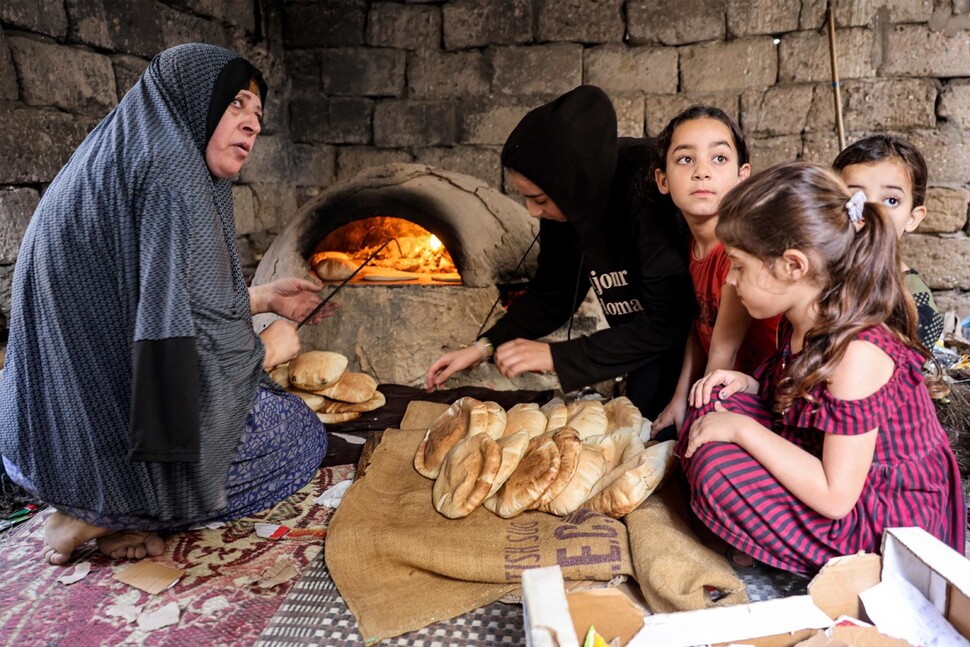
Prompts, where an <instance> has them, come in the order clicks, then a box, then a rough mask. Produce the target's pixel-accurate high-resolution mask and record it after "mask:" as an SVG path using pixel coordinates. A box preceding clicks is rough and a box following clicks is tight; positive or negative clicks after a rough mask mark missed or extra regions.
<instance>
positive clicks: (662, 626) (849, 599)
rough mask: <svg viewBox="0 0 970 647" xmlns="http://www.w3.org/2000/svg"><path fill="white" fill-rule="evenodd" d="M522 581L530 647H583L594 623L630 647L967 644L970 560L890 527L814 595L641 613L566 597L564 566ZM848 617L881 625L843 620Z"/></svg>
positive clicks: (616, 602) (841, 563)
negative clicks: (876, 545) (876, 548)
mask: <svg viewBox="0 0 970 647" xmlns="http://www.w3.org/2000/svg"><path fill="white" fill-rule="evenodd" d="M522 585H523V593H524V596H523V607H524V611H525V625H526V644H527V645H529V647H547V646H554V645H558V646H559V647H574V646H575V647H578V645H580V644H581V638H582V636H585V633H586V630H587V629H588V626H589V625H590V624H593V625H595V627H596V629H597V631H598V632H599V633H600V634H601V635H603V637H604V638H606V639H607V640H611V639H612V638H613V637H614V636H617V637H620V644H621V645H623V646H626V647H647V646H650V647H657V646H663V647H678V646H690V645H728V644H733V645H754V646H756V647H791V646H794V645H804V646H805V647H826V646H830V645H849V646H857V647H862V646H866V645H890V644H894V645H897V644H898V645H904V644H907V642H906V641H908V642H909V644H914V645H924V646H926V647H930V646H931V645H941V646H942V645H967V646H968V647H970V641H968V640H967V639H968V637H970V561H968V560H967V559H966V558H965V557H964V556H963V555H961V554H959V553H957V552H956V551H954V550H953V549H952V548H950V547H949V546H947V545H946V544H944V543H942V542H941V541H939V540H938V539H936V538H935V537H933V536H932V535H930V534H929V533H927V532H926V531H924V530H922V529H921V528H890V529H887V530H886V532H885V533H884V536H883V544H882V557H880V556H879V555H872V554H865V553H860V554H858V555H851V556H846V557H837V558H834V559H832V560H831V561H830V562H829V563H828V564H826V565H825V567H824V568H823V569H822V570H821V572H819V574H818V575H817V576H816V577H815V578H814V579H813V580H812V582H811V583H810V584H809V586H808V595H801V596H792V597H788V598H782V599H777V600H768V601H764V602H755V603H751V604H746V605H738V606H733V607H721V608H712V609H703V610H700V611H685V612H681V613H668V614H654V615H647V616H642V615H640V614H639V611H638V610H637V609H636V607H635V606H634V605H633V604H632V603H630V602H629V600H626V604H624V603H623V601H622V599H621V598H625V597H626V596H624V594H622V593H621V592H619V591H615V590H610V589H606V590H601V591H596V592H589V591H585V592H582V593H581V594H575V593H570V594H569V596H568V597H567V595H566V593H565V590H564V588H563V581H562V575H561V572H560V571H559V567H558V566H552V567H547V568H541V569H533V570H530V571H526V572H525V573H523V576H522ZM591 593H595V595H591ZM617 596H619V597H617ZM631 609H632V611H631ZM843 616H845V617H850V618H858V619H861V620H870V621H872V623H873V624H874V625H875V627H872V626H856V625H858V624H863V625H864V623H855V622H840V623H837V622H836V620H837V619H840V618H841V617H843ZM641 624H642V628H641V626H640V625H641ZM820 630H827V631H825V632H824V633H823V632H822V631H820ZM880 632H882V633H880ZM885 634H888V635H889V636H896V637H897V638H898V640H894V639H892V638H889V637H888V636H887V635H885ZM627 636H630V637H629V638H628V637H627Z"/></svg>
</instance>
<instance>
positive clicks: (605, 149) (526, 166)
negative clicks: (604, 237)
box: [502, 85, 617, 240]
mask: <svg viewBox="0 0 970 647" xmlns="http://www.w3.org/2000/svg"><path fill="white" fill-rule="evenodd" d="M616 156H617V140H616V111H615V110H614V109H613V104H612V103H611V102H610V99H609V97H608V96H606V93H605V92H603V91H602V90H601V89H599V88H598V87H596V86H593V85H581V86H579V87H577V88H575V89H573V90H571V91H569V92H567V93H566V94H564V95H562V96H561V97H559V98H557V99H555V100H553V101H551V102H549V103H547V104H544V105H541V106H539V107H538V108H536V109H534V110H532V111H531V112H529V113H528V114H527V115H526V116H525V117H523V118H522V121H520V122H519V125H518V126H516V127H515V130H513V131H512V134H511V135H509V138H508V140H507V141H506V142H505V146H504V147H503V148H502V165H503V166H505V167H506V168H509V169H512V170H513V171H516V172H517V173H520V174H521V175H523V176H525V177H526V178H528V179H529V180H530V181H532V182H533V183H534V184H535V185H536V186H538V187H539V188H540V189H542V190H543V191H544V192H545V193H546V195H548V196H549V197H550V198H551V199H552V201H553V202H555V203H556V205H557V206H558V207H559V209H560V211H562V213H563V215H565V216H566V219H567V220H568V221H569V223H570V224H571V225H572V226H573V227H574V228H575V230H576V234H577V236H578V237H579V239H580V240H584V239H587V238H588V237H589V235H590V234H591V233H592V232H593V231H595V230H596V229H597V228H598V227H599V224H600V221H601V220H602V219H603V215H604V213H605V212H606V208H607V205H608V204H609V200H610V189H611V186H612V183H613V174H614V172H615V170H616Z"/></svg>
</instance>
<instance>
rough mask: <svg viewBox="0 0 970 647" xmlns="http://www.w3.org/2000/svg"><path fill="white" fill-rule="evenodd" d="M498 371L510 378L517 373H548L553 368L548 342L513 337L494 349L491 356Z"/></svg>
mask: <svg viewBox="0 0 970 647" xmlns="http://www.w3.org/2000/svg"><path fill="white" fill-rule="evenodd" d="M493 361H494V362H495V366H496V367H497V368H498V370H499V373H501V374H502V375H503V376H504V377H506V378H508V379H512V378H513V377H515V376H516V375H518V374H519V373H526V372H529V373H549V372H552V371H553V370H554V367H553V365H552V350H551V349H550V348H549V344H547V343H545V342H541V341H531V340H529V339H513V340H512V341H507V342H505V343H504V344H502V345H501V346H499V347H498V348H496V349H495V356H494V358H493Z"/></svg>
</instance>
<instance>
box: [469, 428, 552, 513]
mask: <svg viewBox="0 0 970 647" xmlns="http://www.w3.org/2000/svg"><path fill="white" fill-rule="evenodd" d="M557 474H559V448H558V447H556V443H555V441H553V439H552V438H551V437H549V436H546V435H542V436H536V437H535V438H533V439H532V440H530V441H529V446H528V447H527V448H526V450H525V454H524V455H523V456H522V460H520V461H519V464H518V466H517V467H516V468H515V471H513V472H512V475H511V476H509V478H508V480H506V481H505V483H504V484H503V485H502V487H500V488H499V489H498V491H497V492H496V493H495V494H494V495H492V496H491V497H489V498H487V499H485V503H484V506H485V508H486V509H488V510H491V511H492V512H494V513H495V514H497V515H498V516H500V517H502V518H504V519H508V518H510V517H514V516H515V515H517V514H519V513H520V512H522V511H523V510H527V509H528V508H529V506H531V505H532V504H533V503H535V502H536V500H537V499H538V498H539V497H540V496H542V493H543V492H545V491H546V489H547V488H548V487H549V484H550V483H552V482H553V480H555V478H556V475H557Z"/></svg>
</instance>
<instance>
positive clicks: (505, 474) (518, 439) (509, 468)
mask: <svg viewBox="0 0 970 647" xmlns="http://www.w3.org/2000/svg"><path fill="white" fill-rule="evenodd" d="M529 440H530V439H529V433H528V432H527V431H525V430H522V431H519V432H516V433H514V434H512V435H511V436H502V437H501V438H499V439H498V440H497V441H495V442H497V443H498V446H499V449H501V450H502V465H501V466H500V467H499V468H498V474H496V475H495V480H494V481H492V489H490V490H489V491H488V496H492V495H493V494H495V493H496V492H498V489H499V488H500V487H502V485H503V484H504V483H505V481H507V480H508V478H509V476H511V475H512V472H514V471H515V468H516V467H518V466H519V461H520V460H522V456H523V455H524V454H525V449H526V447H528V446H529ZM486 498H488V497H486Z"/></svg>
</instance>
